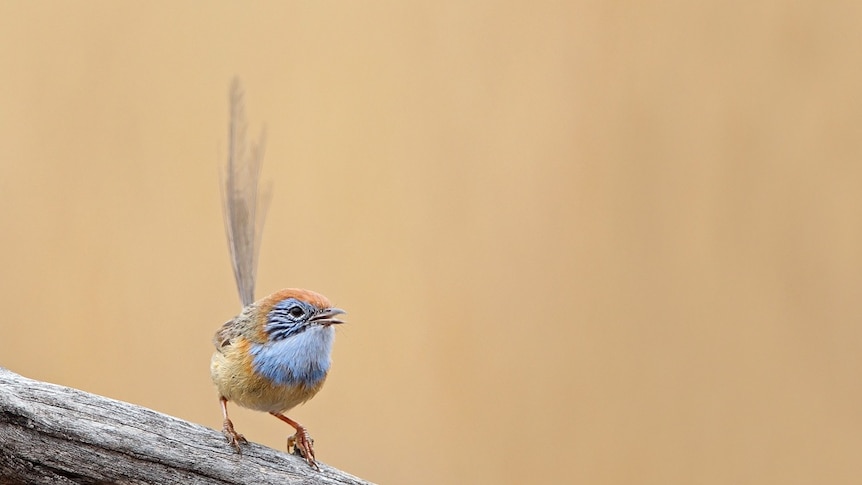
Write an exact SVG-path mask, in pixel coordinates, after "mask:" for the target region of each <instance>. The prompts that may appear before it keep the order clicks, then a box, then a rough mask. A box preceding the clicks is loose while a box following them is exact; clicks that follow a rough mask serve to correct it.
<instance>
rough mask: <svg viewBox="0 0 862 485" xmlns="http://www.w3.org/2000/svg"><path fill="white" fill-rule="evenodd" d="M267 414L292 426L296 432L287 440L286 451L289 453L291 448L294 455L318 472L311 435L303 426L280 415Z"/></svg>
mask: <svg viewBox="0 0 862 485" xmlns="http://www.w3.org/2000/svg"><path fill="white" fill-rule="evenodd" d="M269 414H272V415H273V416H275V417H276V418H278V419H280V420H282V421H284V422H285V423H287V424H289V425H291V426H293V429H295V430H296V434H294V435H293V436H291V437H290V438H288V439H287V451H288V452H290V449H291V448H293V450H294V453H295V454H297V455H299V456H301V457H303V458H305V462H306V463H308V464H309V466H311V468H314V469H315V470H317V471H320V467H319V466H317V462H316V461H315V459H314V440H313V439H311V435H309V434H308V430H307V429H305V426H303V425H301V424H299V423H297V422H296V421H294V420H292V419H290V418H288V417H287V416H285V415H283V414H281V413H272V412H271V413H269Z"/></svg>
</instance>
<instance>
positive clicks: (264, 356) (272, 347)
mask: <svg viewBox="0 0 862 485" xmlns="http://www.w3.org/2000/svg"><path fill="white" fill-rule="evenodd" d="M334 338H335V329H333V328H332V327H323V326H319V325H312V326H309V327H308V328H307V330H305V331H303V332H299V333H296V334H294V335H292V336H290V337H287V338H281V339H279V340H275V341H272V340H271V341H269V342H267V343H264V344H253V345H252V346H251V349H250V351H251V355H252V365H253V367H254V371H255V372H257V373H258V374H260V375H262V376H264V377H266V378H267V379H269V380H271V381H273V382H275V383H277V384H281V385H287V386H297V385H305V386H314V385H316V384H319V383H320V381H322V380H323V379H324V378H325V377H326V373H327V372H329V366H330V358H329V356H330V354H331V352H332V341H333V340H334Z"/></svg>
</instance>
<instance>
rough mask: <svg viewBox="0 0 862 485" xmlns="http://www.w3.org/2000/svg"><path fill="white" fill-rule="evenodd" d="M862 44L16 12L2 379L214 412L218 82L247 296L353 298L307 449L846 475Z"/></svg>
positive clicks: (768, 24) (638, 12) (483, 472)
mask: <svg viewBox="0 0 862 485" xmlns="http://www.w3.org/2000/svg"><path fill="white" fill-rule="evenodd" d="M860 45H862V3H859V2H854V1H845V2H835V1H827V2H815V1H807V2H806V1H801V2H779V1H761V0H755V1H746V2H717V1H711V2H696V3H693V2H670V3H668V2H583V1H579V2H539V3H533V2H527V3H522V2H482V1H480V2H467V3H464V2H448V1H444V2H435V3H433V4H430V5H421V4H414V3H401V2H268V3H267V2H262V3H255V4H245V3H241V2H219V3H216V2H208V3H201V2H147V3H115V2H107V1H105V2H95V1H92V2H73V3H55V2H4V3H2V4H0V71H2V76H0V145H2V155H0V228H2V230H0V249H2V251H0V268H2V278H0V307H2V309H3V317H2V319H0V329H2V337H0V366H3V367H7V368H9V369H11V370H13V371H15V372H17V373H20V374H23V375H25V376H27V377H31V378H35V379H40V380H46V381H50V382H55V383H60V384H64V385H68V386H73V387H76V388H80V389H83V390H86V391H90V392H94V393H98V394H102V395H106V396H110V397H113V398H116V399H121V400H124V401H130V402H133V403H137V404H140V405H144V406H147V407H150V408H153V409H156V410H158V411H162V412H165V413H168V414H171V415H174V416H178V417H181V418H185V419H188V420H191V421H194V422H197V423H202V424H204V425H206V426H210V427H213V428H216V429H219V428H220V427H221V413H220V410H219V405H218V401H217V395H216V391H215V389H214V388H213V386H212V384H211V383H210V378H209V370H208V367H209V360H210V355H211V353H212V350H213V348H212V344H211V340H210V339H211V337H212V334H213V333H214V331H215V330H216V329H217V328H218V327H219V326H220V325H221V324H222V323H223V322H225V321H226V320H228V319H229V318H231V317H232V316H233V315H235V314H236V313H237V312H238V311H239V300H238V297H237V295H236V290H235V287H234V281H233V275H232V273H231V267H230V264H229V261H228V251H227V245H226V243H225V240H224V229H223V226H222V216H221V204H220V201H219V189H218V184H219V182H218V168H219V167H220V165H221V164H222V163H223V161H224V154H225V153H226V139H227V135H226V131H227V114H228V105H227V92H228V85H229V82H230V79H231V78H232V77H233V76H234V75H239V76H240V77H241V78H242V80H243V83H244V86H245V89H246V93H247V95H246V106H247V112H248V115H249V122H250V129H251V133H257V132H258V130H260V129H261V128H262V127H263V126H264V125H265V126H266V128H267V133H268V143H267V147H266V150H267V151H266V158H265V162H264V175H263V177H264V179H267V180H271V181H272V182H273V190H274V192H273V199H272V205H271V206H270V209H269V216H268V220H267V224H266V227H265V230H264V238H263V244H262V249H261V255H260V268H259V280H258V285H257V294H258V296H259V297H261V296H264V295H266V294H269V293H271V292H272V291H275V290H277V289H280V288H282V287H291V286H299V287H307V288H311V289H314V290H317V291H319V292H321V293H323V294H325V295H327V296H328V297H329V298H330V299H331V300H332V301H333V302H334V303H335V304H336V305H338V306H340V307H343V308H345V309H347V310H349V322H350V324H349V325H347V326H344V327H341V328H339V333H338V337H337V339H336V346H335V351H334V364H333V370H332V372H331V374H330V377H329V380H328V382H327V384H326V386H325V387H324V389H323V391H322V392H321V393H320V394H319V395H318V396H317V397H316V398H315V399H314V400H312V401H311V402H309V403H307V404H306V405H304V406H303V407H300V408H298V409H296V410H294V411H293V412H291V413H290V416H292V417H293V418H294V419H297V420H299V421H300V422H302V423H304V424H305V425H306V426H308V427H309V429H310V430H311V433H312V435H313V436H314V437H315V439H316V448H317V455H318V457H319V458H320V459H321V460H322V461H324V462H326V463H328V464H331V465H333V466H336V467H338V468H341V469H344V470H346V471H348V472H350V473H352V474H355V475H358V476H360V477H363V478H366V479H368V480H372V481H376V482H381V483H415V484H426V483H427V484H431V483H512V484H515V483H526V482H533V483H542V482H553V483H563V482H569V483H602V484H605V483H607V484H629V483H643V484H670V483H674V484H677V483H678V484H689V483H700V484H727V483H758V484H760V483H783V484H796V483H799V484H807V483H859V482H860V480H862V462H860V460H859V456H860V452H862V385H860V370H862V358H860V356H862V352H860V350H862V325H860V322H862V294H860V293H862V190H860V187H862V163H860V156H862V94H860V91H862V54H860V49H859V46H860ZM232 412H233V413H234V414H233V416H232V417H233V418H234V422H235V423H236V424H237V429H239V430H240V431H241V432H243V433H245V435H246V436H247V437H248V438H249V439H251V440H253V441H256V442H259V443H262V444H265V445H267V446H271V447H273V448H277V449H284V446H285V438H286V437H287V435H288V434H290V433H292V430H290V429H289V428H288V427H287V426H284V425H283V424H281V423H279V422H278V421H276V420H275V419H272V418H271V417H269V416H266V415H264V414H260V413H255V412H249V411H244V410H240V409H238V408H236V407H234V408H233V411H232Z"/></svg>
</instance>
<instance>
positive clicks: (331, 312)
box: [309, 307, 347, 327]
mask: <svg viewBox="0 0 862 485" xmlns="http://www.w3.org/2000/svg"><path fill="white" fill-rule="evenodd" d="M345 313H347V312H346V311H344V310H342V309H341V308H335V307H333V308H327V309H325V310H321V311H320V313H317V314H315V315H314V316H313V317H311V318H310V319H309V322H311V323H316V324H318V325H323V326H325V327H328V326H329V325H337V324H339V323H344V321H343V320H339V319H338V318H335V316H336V315H344V314H345Z"/></svg>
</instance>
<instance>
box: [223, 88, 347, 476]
mask: <svg viewBox="0 0 862 485" xmlns="http://www.w3.org/2000/svg"><path fill="white" fill-rule="evenodd" d="M245 132H246V122H245V111H244V105H243V93H242V88H241V87H240V84H239V81H238V80H237V79H234V81H233V83H232V84H231V89H230V123H229V133H228V139H229V149H228V160H227V169H226V173H225V174H224V175H223V177H222V203H223V206H224V207H223V209H224V220H225V230H226V232H227V239H228V246H229V247H230V252H231V260H232V262H233V270H234V277H235V278H236V283H237V289H238V291H239V295H240V300H241V302H242V305H243V309H242V311H241V312H240V314H239V315H237V316H236V317H234V318H232V319H231V320H229V321H228V322H227V323H225V324H224V325H223V326H222V327H221V328H220V329H219V330H218V332H216V334H215V337H214V339H213V343H214V344H215V348H216V351H215V353H213V357H212V361H211V364H210V375H211V376H212V380H213V383H215V385H216V387H217V388H218V392H219V400H220V402H221V408H222V414H223V415H224V427H223V428H222V433H224V435H225V438H227V441H228V443H229V444H231V445H232V446H233V447H234V448H235V449H236V451H237V452H238V453H240V454H242V450H241V448H240V446H241V445H242V444H246V443H248V441H247V440H246V439H245V437H244V436H243V435H241V434H239V433H237V432H236V430H235V429H234V427H233V423H232V422H231V420H230V418H228V412H227V403H228V401H233V402H235V403H236V404H239V405H240V406H243V407H245V408H249V409H255V410H258V411H265V412H268V413H270V414H272V415H273V416H275V417H276V418H278V419H280V420H282V421H284V422H285V423H287V424H289V425H290V426H292V427H293V428H294V429H295V430H296V434H294V435H293V436H291V437H290V438H288V440H287V449H288V451H290V450H291V449H293V450H294V453H297V454H299V455H301V456H302V457H304V458H305V461H306V462H307V463H308V464H309V465H310V466H311V467H312V468H314V469H315V470H318V471H319V470H320V467H319V466H318V465H317V461H316V459H315V456H314V448H313V444H314V440H312V439H311V436H310V435H309V434H308V430H307V429H306V428H305V427H304V426H302V425H301V424H299V423H297V422H296V421H294V420H292V419H290V418H288V417H287V416H285V415H284V413H286V412H287V411H289V410H291V409H292V408H294V407H295V406H297V405H299V404H302V403H304V402H305V401H308V400H309V399H311V398H312V397H314V395H315V394H317V392H318V391H319V390H320V388H321V387H322V386H323V383H324V381H325V380H326V376H327V374H328V373H329V368H330V364H331V361H330V355H331V352H332V342H333V340H334V339H335V328H334V325H338V324H341V323H344V322H343V321H342V320H340V319H339V318H338V316H339V315H342V314H344V313H345V312H344V310H341V309H339V308H336V307H334V306H332V304H331V303H330V302H329V300H328V299H327V298H326V297H325V296H323V295H321V294H319V293H315V292H313V291H310V290H303V289H297V288H287V289H283V290H280V291H277V292H275V293H273V294H271V295H269V296H267V297H266V298H263V299H261V300H258V301H254V285H255V278H256V271H257V255H258V249H259V247H260V235H261V231H262V229H263V220H264V216H265V212H266V210H265V209H266V205H267V202H268V191H266V194H267V195H265V196H264V200H263V203H261V204H260V205H259V202H260V200H259V198H258V186H259V183H258V182H259V176H260V166H261V162H262V160H263V134H261V138H260V140H259V141H258V142H257V143H252V145H251V147H250V148H248V149H247V147H246V136H245Z"/></svg>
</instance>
